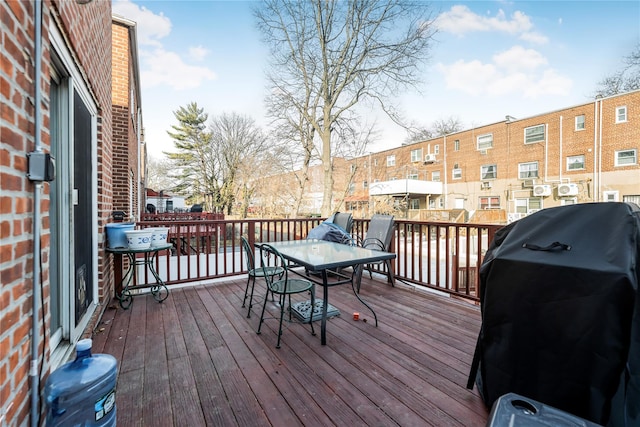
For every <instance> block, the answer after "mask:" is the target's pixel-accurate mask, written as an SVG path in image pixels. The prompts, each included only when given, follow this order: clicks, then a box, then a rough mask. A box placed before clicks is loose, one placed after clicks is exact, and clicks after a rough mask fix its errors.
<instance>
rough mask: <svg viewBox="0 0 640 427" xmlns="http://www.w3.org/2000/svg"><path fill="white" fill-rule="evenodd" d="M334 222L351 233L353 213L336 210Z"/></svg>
mask: <svg viewBox="0 0 640 427" xmlns="http://www.w3.org/2000/svg"><path fill="white" fill-rule="evenodd" d="M333 223H334V224H336V225H339V226H340V227H342V228H343V229H344V231H346V232H347V233H349V234H351V229H352V228H353V215H351V214H350V213H346V212H336V213H335V214H334V216H333Z"/></svg>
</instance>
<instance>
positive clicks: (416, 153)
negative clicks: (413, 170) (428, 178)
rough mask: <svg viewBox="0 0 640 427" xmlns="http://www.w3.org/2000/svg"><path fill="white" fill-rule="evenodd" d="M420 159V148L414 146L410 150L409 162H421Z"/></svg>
mask: <svg viewBox="0 0 640 427" xmlns="http://www.w3.org/2000/svg"><path fill="white" fill-rule="evenodd" d="M421 161H422V148H416V149H415V150H411V162H412V163H415V162H421Z"/></svg>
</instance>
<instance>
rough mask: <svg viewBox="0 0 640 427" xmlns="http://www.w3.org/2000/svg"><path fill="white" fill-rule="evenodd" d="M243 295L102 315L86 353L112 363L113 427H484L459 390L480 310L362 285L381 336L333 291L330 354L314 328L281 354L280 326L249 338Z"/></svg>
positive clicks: (293, 333)
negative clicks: (334, 313)
mask: <svg viewBox="0 0 640 427" xmlns="http://www.w3.org/2000/svg"><path fill="white" fill-rule="evenodd" d="M365 276H366V274H365ZM244 286H245V279H244V278H242V277H240V278H236V279H231V280H229V281H225V282H220V283H214V284H210V285H199V286H194V287H185V288H181V289H172V290H171V293H170V295H169V298H168V299H167V300H166V301H165V302H163V303H162V304H160V303H157V302H156V301H155V300H154V299H153V298H152V297H151V296H149V295H145V296H138V297H136V298H134V301H133V304H132V306H131V308H130V309H129V310H123V309H122V308H120V307H119V306H117V304H116V303H113V304H112V305H111V306H110V307H109V308H107V310H106V313H105V315H104V317H103V319H102V322H101V323H100V325H99V326H98V328H96V331H95V334H94V337H93V339H94V345H93V352H94V353H109V354H112V355H114V356H115V357H116V358H117V359H118V368H119V374H118V386H117V393H116V395H117V400H116V405H117V411H118V425H121V426H154V427H156V426H189V427H192V426H193V427H195V426H205V425H208V426H234V425H237V426H294V425H306V426H332V425H335V426H365V425H366V426H396V425H399V426H423V425H434V426H448V425H457V426H484V425H485V424H486V421H487V418H488V412H487V410H486V409H485V407H484V404H483V403H482V400H481V399H480V397H479V396H478V393H477V390H476V389H474V390H473V391H469V390H467V389H466V388H465V385H466V381H467V375H468V372H469V366H470V363H471V358H472V355H473V349H474V345H475V340H476V336H477V333H478V330H479V328H480V311H479V309H478V307H476V306H472V305H470V304H468V303H465V302H460V301H456V300H454V299H450V298H445V297H440V296H436V295H433V294H429V293H425V292H423V291H415V290H412V289H410V288H409V287H407V286H405V285H402V284H398V285H397V286H396V287H395V288H392V287H390V286H389V285H387V284H385V283H383V282H382V281H381V280H374V281H369V280H368V278H367V280H364V278H363V284H362V292H361V296H362V297H363V299H365V301H367V302H368V303H370V304H371V306H372V307H373V308H374V309H375V311H376V313H377V315H378V319H379V326H378V327H377V328H376V327H375V326H374V322H373V317H372V316H371V313H370V312H368V310H367V309H366V308H365V307H364V306H363V305H362V304H360V303H359V302H358V300H357V299H356V298H355V296H354V295H353V292H352V290H351V288H350V286H348V285H346V286H337V287H333V288H330V290H329V302H330V303H331V304H332V305H334V306H335V307H337V308H338V309H339V310H340V311H341V315H340V316H338V317H334V318H332V319H330V320H329V321H328V324H327V345H326V346H322V345H320V322H316V323H315V325H316V332H317V335H316V336H312V335H311V333H310V328H309V325H303V324H300V323H297V322H294V323H290V324H288V325H287V328H286V329H285V331H284V334H283V336H282V348H281V349H279V350H278V349H276V348H275V344H276V339H277V336H276V332H275V331H276V330H277V325H278V321H277V320H276V319H268V320H266V322H265V324H264V325H263V333H262V334H261V335H257V334H256V333H255V330H256V329H257V326H258V321H259V314H260V311H259V310H260V308H261V304H262V303H261V302H260V303H259V304H256V305H255V306H254V309H253V315H252V316H251V318H250V319H247V317H246V309H243V308H241V305H242V296H243V293H244ZM257 289H259V291H258V292H259V293H260V294H263V292H264V288H263V286H261V285H260V284H258V285H257ZM317 294H319V295H322V292H321V289H320V288H318V292H317ZM268 307H270V309H272V310H273V309H275V307H274V304H273V303H271V302H269V303H268ZM354 311H358V312H359V313H360V320H359V321H355V320H353V312H354Z"/></svg>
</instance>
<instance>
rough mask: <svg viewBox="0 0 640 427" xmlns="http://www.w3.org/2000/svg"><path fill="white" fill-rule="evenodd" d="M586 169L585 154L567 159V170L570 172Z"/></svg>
mask: <svg viewBox="0 0 640 427" xmlns="http://www.w3.org/2000/svg"><path fill="white" fill-rule="evenodd" d="M583 169H584V154H581V155H579V156H569V157H567V170H568V171H576V170H583Z"/></svg>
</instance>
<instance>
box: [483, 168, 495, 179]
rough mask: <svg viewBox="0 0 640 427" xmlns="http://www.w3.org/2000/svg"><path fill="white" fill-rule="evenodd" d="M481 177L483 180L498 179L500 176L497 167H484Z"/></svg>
mask: <svg viewBox="0 0 640 427" xmlns="http://www.w3.org/2000/svg"><path fill="white" fill-rule="evenodd" d="M480 176H481V179H496V178H497V176H498V173H497V167H496V165H486V166H482V167H481V170H480Z"/></svg>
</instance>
